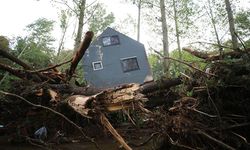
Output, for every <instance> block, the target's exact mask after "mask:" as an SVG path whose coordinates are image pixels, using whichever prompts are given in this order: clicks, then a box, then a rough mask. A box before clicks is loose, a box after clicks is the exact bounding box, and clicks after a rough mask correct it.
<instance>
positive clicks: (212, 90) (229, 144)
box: [150, 48, 250, 150]
mask: <svg viewBox="0 0 250 150" xmlns="http://www.w3.org/2000/svg"><path fill="white" fill-rule="evenodd" d="M184 50H185V51H187V52H189V53H191V54H192V55H194V56H196V57H199V58H202V59H203V60H204V61H206V62H207V63H208V64H209V67H207V68H206V70H204V71H203V70H200V69H198V68H194V67H193V66H190V67H192V68H193V69H194V71H192V72H190V73H186V74H184V78H183V83H184V84H183V85H182V86H183V88H185V91H186V92H187V93H189V97H185V96H184V97H182V98H180V99H179V100H176V101H175V102H174V104H173V106H169V107H168V108H161V109H159V110H157V111H155V112H154V113H151V115H150V118H151V119H150V120H151V121H152V122H153V123H154V130H155V132H156V133H158V135H159V137H161V138H160V139H161V140H160V141H161V142H162V146H161V147H160V149H171V148H173V149H192V150H193V149H230V150H234V149H249V148H250V144H249V142H248V141H249V139H250V136H249V135H250V132H249V131H250V113H249V112H250V50H249V49H246V50H244V51H230V52H226V53H224V54H223V55H222V56H220V55H209V54H207V53H204V52H200V51H194V50H192V49H189V48H184ZM165 59H169V58H166V57H165ZM170 59H172V58H170ZM172 60H174V59H172ZM178 61H179V60H178ZM179 62H180V61H179ZM181 63H182V62H181ZM183 63H184V64H186V63H185V62H183ZM187 65H189V64H187Z"/></svg>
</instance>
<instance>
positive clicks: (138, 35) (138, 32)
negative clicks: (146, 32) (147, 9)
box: [137, 0, 141, 42]
mask: <svg viewBox="0 0 250 150" xmlns="http://www.w3.org/2000/svg"><path fill="white" fill-rule="evenodd" d="M137 21H138V22H137V41H138V42H140V28H141V27H140V26H141V0H139V3H138V20H137Z"/></svg>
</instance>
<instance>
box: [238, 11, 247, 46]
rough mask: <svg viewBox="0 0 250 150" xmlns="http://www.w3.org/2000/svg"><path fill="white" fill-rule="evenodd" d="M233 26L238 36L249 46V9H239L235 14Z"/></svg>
mask: <svg viewBox="0 0 250 150" xmlns="http://www.w3.org/2000/svg"><path fill="white" fill-rule="evenodd" d="M235 27H236V32H237V34H238V35H239V37H240V38H241V39H242V40H243V41H245V46H246V47H250V11H243V10H241V11H240V12H238V13H237V14H236V16H235Z"/></svg>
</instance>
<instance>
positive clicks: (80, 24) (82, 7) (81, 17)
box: [74, 0, 86, 51]
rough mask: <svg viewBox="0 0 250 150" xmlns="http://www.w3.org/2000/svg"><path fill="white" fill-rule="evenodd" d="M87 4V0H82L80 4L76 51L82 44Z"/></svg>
mask: <svg viewBox="0 0 250 150" xmlns="http://www.w3.org/2000/svg"><path fill="white" fill-rule="evenodd" d="M85 5H86V0H81V3H80V4H79V6H78V7H79V14H78V29H77V35H76V38H75V46H74V50H75V51H76V50H77V49H78V47H79V46H80V43H81V39H82V30H83V24H84V23H83V20H84V13H85Z"/></svg>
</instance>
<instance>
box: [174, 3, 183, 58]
mask: <svg viewBox="0 0 250 150" xmlns="http://www.w3.org/2000/svg"><path fill="white" fill-rule="evenodd" d="M173 5H174V22H175V32H176V40H177V47H178V52H179V59H180V60H182V52H181V42H180V33H179V25H178V16H177V9H176V2H175V0H173Z"/></svg>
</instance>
